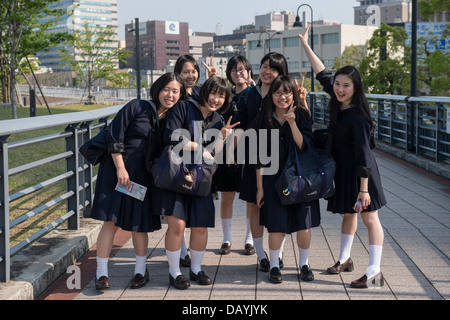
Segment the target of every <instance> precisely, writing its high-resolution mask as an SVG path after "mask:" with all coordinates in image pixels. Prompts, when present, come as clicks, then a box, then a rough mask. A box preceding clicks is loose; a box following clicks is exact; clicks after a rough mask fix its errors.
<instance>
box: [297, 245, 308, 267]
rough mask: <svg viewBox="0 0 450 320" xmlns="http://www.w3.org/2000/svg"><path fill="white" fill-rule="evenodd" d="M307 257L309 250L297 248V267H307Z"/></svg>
mask: <svg viewBox="0 0 450 320" xmlns="http://www.w3.org/2000/svg"><path fill="white" fill-rule="evenodd" d="M308 255H309V248H308V249H302V248H300V247H299V248H298V256H299V258H298V265H299V266H300V268H301V267H303V266H304V265H308Z"/></svg>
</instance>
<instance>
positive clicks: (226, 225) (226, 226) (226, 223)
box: [222, 219, 233, 245]
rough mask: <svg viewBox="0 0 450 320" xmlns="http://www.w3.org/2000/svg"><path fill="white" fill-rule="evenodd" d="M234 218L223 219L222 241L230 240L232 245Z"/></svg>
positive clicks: (229, 242)
mask: <svg viewBox="0 0 450 320" xmlns="http://www.w3.org/2000/svg"><path fill="white" fill-rule="evenodd" d="M232 221H233V219H222V233H223V241H222V243H225V242H228V244H230V245H231V223H232Z"/></svg>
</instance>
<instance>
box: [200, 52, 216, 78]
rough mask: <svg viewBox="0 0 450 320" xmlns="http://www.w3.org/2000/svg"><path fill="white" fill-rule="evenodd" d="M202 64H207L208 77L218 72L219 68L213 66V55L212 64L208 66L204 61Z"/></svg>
mask: <svg viewBox="0 0 450 320" xmlns="http://www.w3.org/2000/svg"><path fill="white" fill-rule="evenodd" d="M202 64H203V65H204V66H205V68H206V70H208V78H211V77H214V76H216V75H217V74H218V72H217V69H216V68H214V67H213V57H212V56H211V61H210V66H208V65H207V64H206V63H205V62H204V61H202Z"/></svg>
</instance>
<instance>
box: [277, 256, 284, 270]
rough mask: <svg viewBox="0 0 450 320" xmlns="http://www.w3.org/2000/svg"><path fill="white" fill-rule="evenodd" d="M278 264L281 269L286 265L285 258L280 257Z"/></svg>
mask: <svg viewBox="0 0 450 320" xmlns="http://www.w3.org/2000/svg"><path fill="white" fill-rule="evenodd" d="M278 265H279V266H280V270H281V269H283V267H284V262H283V258H278Z"/></svg>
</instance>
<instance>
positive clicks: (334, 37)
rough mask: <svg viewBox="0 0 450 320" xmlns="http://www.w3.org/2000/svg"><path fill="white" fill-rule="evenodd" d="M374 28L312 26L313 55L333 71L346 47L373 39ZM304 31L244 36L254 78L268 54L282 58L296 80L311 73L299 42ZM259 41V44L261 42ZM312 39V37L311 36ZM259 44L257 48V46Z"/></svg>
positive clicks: (343, 25)
mask: <svg viewBox="0 0 450 320" xmlns="http://www.w3.org/2000/svg"><path fill="white" fill-rule="evenodd" d="M376 29H377V28H376V27H371V26H357V25H347V24H340V25H325V26H317V25H316V24H314V52H315V53H316V54H317V55H318V56H319V57H320V58H321V59H322V60H323V63H324V65H325V66H326V67H327V68H332V67H333V65H334V61H335V59H336V58H340V57H341V56H342V53H343V52H344V49H345V47H346V46H350V45H364V44H365V43H366V41H367V40H369V39H370V38H371V37H372V34H373V32H374V31H375V30H376ZM304 32H305V28H295V29H291V30H284V31H279V32H277V33H275V32H268V34H269V35H270V38H271V39H270V41H269V40H268V39H269V35H268V34H267V33H263V34H261V33H252V34H248V35H247V36H246V43H247V59H248V60H249V61H250V63H251V64H252V67H253V74H254V77H255V78H257V77H258V74H259V67H260V62H261V59H262V58H263V57H264V55H265V54H266V53H268V52H269V47H270V51H272V52H278V53H281V54H283V55H284V56H285V57H286V59H287V61H288V67H289V73H290V74H291V75H292V76H294V77H296V78H299V77H300V75H301V74H302V73H308V74H309V73H310V72H311V65H310V63H309V60H308V57H307V56H306V54H305V51H304V50H303V48H302V47H301V44H300V40H299V38H298V34H299V33H304ZM260 39H261V40H260ZM310 39H311V35H310ZM259 40H260V46H258V42H259Z"/></svg>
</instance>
